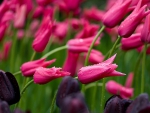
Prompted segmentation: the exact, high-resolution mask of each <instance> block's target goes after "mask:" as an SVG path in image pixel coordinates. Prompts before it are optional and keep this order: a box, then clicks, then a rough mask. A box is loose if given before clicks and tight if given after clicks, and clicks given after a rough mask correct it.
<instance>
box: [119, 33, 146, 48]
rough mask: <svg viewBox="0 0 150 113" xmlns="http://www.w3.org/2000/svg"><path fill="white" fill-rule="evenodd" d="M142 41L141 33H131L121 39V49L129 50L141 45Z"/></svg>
mask: <svg viewBox="0 0 150 113" xmlns="http://www.w3.org/2000/svg"><path fill="white" fill-rule="evenodd" d="M143 44H144V43H143V42H142V41H141V34H140V33H136V34H133V35H131V36H130V37H128V38H122V39H121V49H122V50H130V49H135V48H138V47H140V46H142V45H143Z"/></svg>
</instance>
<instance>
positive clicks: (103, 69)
mask: <svg viewBox="0 0 150 113" xmlns="http://www.w3.org/2000/svg"><path fill="white" fill-rule="evenodd" d="M115 57H116V55H114V56H112V57H111V58H109V59H108V60H106V61H104V62H102V63H99V64H95V65H91V66H86V67H82V68H81V69H80V70H79V71H78V79H79V81H80V82H81V83H83V84H87V83H91V82H94V81H97V80H99V79H102V78H104V77H111V76H123V75H125V74H124V73H121V72H118V71H116V70H115V69H116V68H117V67H118V66H117V65H116V64H112V62H113V61H114V59H115Z"/></svg>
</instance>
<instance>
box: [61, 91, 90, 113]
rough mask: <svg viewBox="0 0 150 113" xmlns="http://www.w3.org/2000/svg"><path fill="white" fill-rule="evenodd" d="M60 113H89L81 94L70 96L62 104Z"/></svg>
mask: <svg viewBox="0 0 150 113" xmlns="http://www.w3.org/2000/svg"><path fill="white" fill-rule="evenodd" d="M60 113H89V110H88V108H87V106H86V104H85V101H84V98H83V96H82V94H81V93H74V94H71V95H68V96H67V97H66V98H65V99H64V100H63V103H62V106H61V108H60Z"/></svg>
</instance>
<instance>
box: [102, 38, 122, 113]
mask: <svg viewBox="0 0 150 113" xmlns="http://www.w3.org/2000/svg"><path fill="white" fill-rule="evenodd" d="M120 39H121V37H120V36H118V38H117V40H116V41H115V43H114V45H113V47H112V49H111V50H110V53H109V56H108V58H109V57H110V56H112V54H113V52H114V50H115V48H116V46H117V44H118V42H119V41H120ZM105 83H106V79H105V78H103V86H102V95H101V107H100V109H101V112H103V109H104V102H105V96H104V94H105Z"/></svg>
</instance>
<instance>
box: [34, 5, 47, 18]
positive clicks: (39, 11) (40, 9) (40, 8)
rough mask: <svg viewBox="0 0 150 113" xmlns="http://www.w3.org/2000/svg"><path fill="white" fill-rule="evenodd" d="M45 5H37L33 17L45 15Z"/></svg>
mask: <svg viewBox="0 0 150 113" xmlns="http://www.w3.org/2000/svg"><path fill="white" fill-rule="evenodd" d="M43 12H44V7H43V6H37V7H36V8H35V10H34V12H33V18H38V17H40V16H42V15H43Z"/></svg>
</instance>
